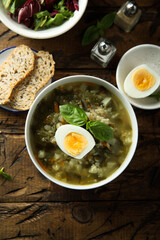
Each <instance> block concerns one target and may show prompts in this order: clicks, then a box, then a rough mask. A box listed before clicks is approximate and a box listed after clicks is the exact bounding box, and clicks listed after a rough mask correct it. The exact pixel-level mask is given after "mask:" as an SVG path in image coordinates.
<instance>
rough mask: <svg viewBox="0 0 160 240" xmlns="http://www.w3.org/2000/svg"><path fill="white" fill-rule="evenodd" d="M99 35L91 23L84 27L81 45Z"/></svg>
mask: <svg viewBox="0 0 160 240" xmlns="http://www.w3.org/2000/svg"><path fill="white" fill-rule="evenodd" d="M98 37H99V29H98V28H97V27H96V26H95V25H92V26H90V27H89V28H87V29H86V31H85V33H84V35H83V38H82V46H86V45H88V44H90V43H91V42H93V41H95V40H96V39H97V38H98Z"/></svg>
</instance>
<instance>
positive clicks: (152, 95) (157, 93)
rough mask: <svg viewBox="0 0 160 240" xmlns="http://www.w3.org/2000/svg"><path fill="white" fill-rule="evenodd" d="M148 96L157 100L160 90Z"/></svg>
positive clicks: (159, 96)
mask: <svg viewBox="0 0 160 240" xmlns="http://www.w3.org/2000/svg"><path fill="white" fill-rule="evenodd" d="M149 97H152V98H155V99H156V100H157V101H159V100H160V91H158V92H156V93H152V94H151V95H150V96H149Z"/></svg>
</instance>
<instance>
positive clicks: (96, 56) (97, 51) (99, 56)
mask: <svg viewBox="0 0 160 240" xmlns="http://www.w3.org/2000/svg"><path fill="white" fill-rule="evenodd" d="M116 50H117V49H116V47H115V46H114V45H113V44H112V43H111V42H110V41H108V40H107V39H105V38H100V39H99V41H98V42H97V43H96V44H95V46H94V47H93V48H92V50H91V55H90V57H91V59H93V60H94V61H95V62H97V63H98V64H100V65H101V66H102V67H104V68H105V67H107V65H108V63H109V62H110V60H111V59H112V58H113V56H114V55H115V53H116Z"/></svg>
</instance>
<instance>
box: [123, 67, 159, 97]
mask: <svg viewBox="0 0 160 240" xmlns="http://www.w3.org/2000/svg"><path fill="white" fill-rule="evenodd" d="M159 85H160V76H159V75H158V74H157V73H156V72H155V71H153V70H152V69H151V68H150V67H148V66H147V65H146V64H142V65H139V66H138V67H136V68H134V69H133V70H132V71H131V72H130V73H129V74H128V75H127V77H126V79H125V81H124V91H125V92H126V94H127V95H128V96H130V97H132V98H145V97H148V96H150V95H151V94H153V93H154V92H155V91H156V90H157V89H158V87H159Z"/></svg>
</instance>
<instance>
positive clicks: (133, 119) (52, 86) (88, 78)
mask: <svg viewBox="0 0 160 240" xmlns="http://www.w3.org/2000/svg"><path fill="white" fill-rule="evenodd" d="M72 82H91V83H95V84H98V85H101V86H103V87H105V88H106V89H107V90H109V91H110V92H112V93H113V94H114V95H116V96H117V97H118V98H119V100H120V101H121V102H122V103H123V105H124V107H125V108H126V110H127V112H128V114H129V116H130V119H131V125H132V144H131V146H130V149H129V152H128V154H127V156H126V158H125V159H124V161H123V163H122V164H121V165H120V167H119V168H118V169H117V170H115V172H114V173H113V174H112V175H111V176H109V177H108V178H106V179H105V180H102V181H100V182H97V183H93V184H88V185H74V184H69V183H65V182H62V181H60V180H57V179H55V178H54V177H53V176H51V175H50V174H48V173H47V172H45V171H44V170H43V168H42V167H41V166H40V165H39V163H38V162H37V160H36V158H35V156H34V153H33V149H32V143H31V137H30V136H31V134H30V133H31V123H32V116H33V114H34V112H35V110H36V108H37V105H38V103H39V102H40V101H41V100H42V99H44V98H45V96H46V95H48V93H50V92H51V91H52V90H53V89H55V88H57V87H59V86H62V85H64V84H66V83H72ZM137 141H138V125H137V119H136V116H135V113H134V111H133V108H132V106H131V105H130V103H129V101H128V100H127V99H126V98H125V97H124V96H123V95H122V94H121V93H120V91H119V90H118V89H117V88H116V87H114V86H113V85H112V84H110V83H108V82H107V81H105V80H102V79H100V78H97V77H93V76H87V75H75V76H69V77H65V78H62V79H60V80H57V81H56V82H53V83H51V84H50V85H49V86H48V87H46V88H45V89H44V90H43V91H42V92H41V93H40V94H39V95H38V96H37V97H36V99H35V101H34V102H33V104H32V106H31V108H30V110H29V112H28V115H27V118H26V123H25V142H26V147H27V150H28V153H29V156H30V158H31V160H32V161H33V163H34V165H35V166H36V168H37V169H38V170H39V171H40V172H41V173H42V174H43V175H44V176H45V177H46V178H48V179H49V180H50V181H52V182H54V183H56V184H58V185H60V186H62V187H66V188H70V189H76V190H86V189H93V188H97V187H100V186H103V185H105V184H107V183H109V182H111V181H112V180H114V179H115V178H117V177H118V176H119V175H120V174H121V173H122V172H123V171H124V170H125V168H126V167H127V166H128V164H129V163H130V161H131V160H132V158H133V155H134V153H135V150H136V146H137Z"/></svg>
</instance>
